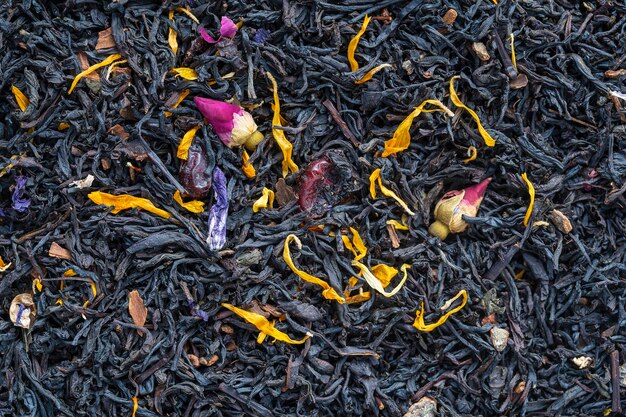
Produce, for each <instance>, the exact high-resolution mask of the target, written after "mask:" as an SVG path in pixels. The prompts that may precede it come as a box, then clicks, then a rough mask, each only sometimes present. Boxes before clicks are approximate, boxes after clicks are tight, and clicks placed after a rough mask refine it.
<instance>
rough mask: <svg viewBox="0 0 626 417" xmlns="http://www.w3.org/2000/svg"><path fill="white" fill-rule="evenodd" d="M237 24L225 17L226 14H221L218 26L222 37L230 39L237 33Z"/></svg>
mask: <svg viewBox="0 0 626 417" xmlns="http://www.w3.org/2000/svg"><path fill="white" fill-rule="evenodd" d="M237 29H238V28H237V25H235V22H233V21H232V20H230V19H229V18H227V17H226V16H222V22H221V26H220V35H221V37H224V38H229V39H232V38H234V37H235V35H236V34H237Z"/></svg>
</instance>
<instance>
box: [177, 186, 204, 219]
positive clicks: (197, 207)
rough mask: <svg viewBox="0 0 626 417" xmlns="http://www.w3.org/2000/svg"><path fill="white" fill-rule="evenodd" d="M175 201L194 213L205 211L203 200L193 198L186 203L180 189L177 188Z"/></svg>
mask: <svg viewBox="0 0 626 417" xmlns="http://www.w3.org/2000/svg"><path fill="white" fill-rule="evenodd" d="M174 201H176V202H177V203H178V204H179V205H180V206H181V207H182V208H184V209H186V210H188V211H190V212H192V213H202V212H203V211H204V202H203V201H199V200H191V201H188V202H186V203H185V202H183V197H182V196H181V194H180V191H178V190H176V192H175V193H174Z"/></svg>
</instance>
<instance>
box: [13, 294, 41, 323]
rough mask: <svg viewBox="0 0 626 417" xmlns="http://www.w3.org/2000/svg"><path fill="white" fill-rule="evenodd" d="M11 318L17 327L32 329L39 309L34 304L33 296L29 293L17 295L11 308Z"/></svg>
mask: <svg viewBox="0 0 626 417" xmlns="http://www.w3.org/2000/svg"><path fill="white" fill-rule="evenodd" d="M9 317H10V318H11V321H12V322H13V324H14V325H16V326H17V327H21V328H24V329H27V330H28V329H30V328H31V327H32V325H33V324H34V323H35V318H36V317H37V307H35V303H34V302H33V296H32V295H31V294H28V293H24V294H18V295H16V296H15V298H13V301H11V307H9Z"/></svg>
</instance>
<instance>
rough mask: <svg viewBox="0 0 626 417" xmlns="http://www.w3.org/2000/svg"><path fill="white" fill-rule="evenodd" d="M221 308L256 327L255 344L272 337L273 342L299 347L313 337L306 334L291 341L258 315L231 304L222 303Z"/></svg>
mask: <svg viewBox="0 0 626 417" xmlns="http://www.w3.org/2000/svg"><path fill="white" fill-rule="evenodd" d="M222 306H223V307H225V308H227V309H229V310H230V311H232V312H233V313H235V314H237V315H238V316H239V317H241V318H242V319H244V320H245V321H247V322H248V323H250V324H253V325H254V327H256V328H257V329H258V330H259V332H261V333H259V336H258V337H257V343H262V342H263V340H265V337H266V336H270V337H273V338H274V339H275V340H280V341H281V342H286V343H290V344H292V345H301V344H302V343H304V342H306V340H307V339H308V338H309V337H311V336H313V335H312V334H310V333H307V334H306V335H305V336H304V337H303V338H302V339H300V340H293V339H292V338H290V337H289V336H288V335H287V334H286V333H283V332H281V331H280V330H278V329H277V328H276V327H274V324H273V323H270V322H269V320H267V319H266V318H265V317H263V316H262V315H260V314H257V313H253V312H252V311H246V310H242V309H240V308H237V307H235V306H234V305H232V304H227V303H222Z"/></svg>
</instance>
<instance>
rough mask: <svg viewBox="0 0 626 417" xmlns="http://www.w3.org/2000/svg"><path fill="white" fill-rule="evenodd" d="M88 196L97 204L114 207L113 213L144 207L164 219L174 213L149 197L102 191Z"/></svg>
mask: <svg viewBox="0 0 626 417" xmlns="http://www.w3.org/2000/svg"><path fill="white" fill-rule="evenodd" d="M87 197H89V199H90V200H91V201H93V202H94V203H95V204H104V205H106V206H110V207H114V209H113V210H112V211H111V213H113V214H117V213H119V212H120V211H122V210H126V209H129V208H142V209H144V210H146V211H149V212H150V213H153V214H156V215H157V216H161V217H163V218H164V219H169V218H170V217H172V215H171V214H169V213H168V212H167V211H165V210H161V209H159V208H157V207H155V205H154V204H152V201H150V200H148V199H147V198H141V197H134V196H132V195H128V194H121V195H113V194H107V193H103V192H100V191H94V192H92V193H89V195H88V196H87Z"/></svg>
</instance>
